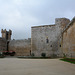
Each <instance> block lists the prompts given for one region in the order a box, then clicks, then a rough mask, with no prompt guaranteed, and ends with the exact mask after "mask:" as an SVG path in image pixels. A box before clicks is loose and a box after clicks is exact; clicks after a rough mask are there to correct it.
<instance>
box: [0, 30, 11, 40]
mask: <svg viewBox="0 0 75 75" xmlns="http://www.w3.org/2000/svg"><path fill="white" fill-rule="evenodd" d="M1 33H2V38H4V39H6V40H11V35H12V31H11V30H10V29H9V31H7V30H6V29H4V30H3V29H1Z"/></svg>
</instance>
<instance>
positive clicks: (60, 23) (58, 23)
mask: <svg viewBox="0 0 75 75" xmlns="http://www.w3.org/2000/svg"><path fill="white" fill-rule="evenodd" d="M69 22H70V20H69V19H67V18H56V19H55V24H56V26H57V27H58V28H59V29H60V30H61V31H63V29H64V28H65V26H66V25H67V24H68V23H69Z"/></svg>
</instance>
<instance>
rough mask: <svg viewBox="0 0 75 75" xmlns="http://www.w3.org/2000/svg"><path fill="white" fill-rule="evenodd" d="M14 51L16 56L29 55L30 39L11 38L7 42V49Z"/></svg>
mask: <svg viewBox="0 0 75 75" xmlns="http://www.w3.org/2000/svg"><path fill="white" fill-rule="evenodd" d="M10 50H13V51H15V52H16V56H30V52H31V39H27V40H26V39H25V40H11V41H10V42H9V51H10Z"/></svg>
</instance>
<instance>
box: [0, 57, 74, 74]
mask: <svg viewBox="0 0 75 75" xmlns="http://www.w3.org/2000/svg"><path fill="white" fill-rule="evenodd" d="M0 75H75V64H70V63H67V62H64V61H60V60H59V59H18V58H4V59H0Z"/></svg>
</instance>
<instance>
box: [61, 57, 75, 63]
mask: <svg viewBox="0 0 75 75" xmlns="http://www.w3.org/2000/svg"><path fill="white" fill-rule="evenodd" d="M60 60H62V61H65V62H69V63H73V64H75V59H71V58H63V59H60Z"/></svg>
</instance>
